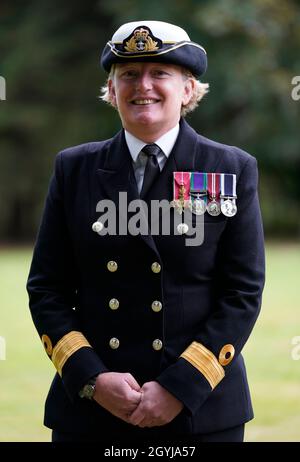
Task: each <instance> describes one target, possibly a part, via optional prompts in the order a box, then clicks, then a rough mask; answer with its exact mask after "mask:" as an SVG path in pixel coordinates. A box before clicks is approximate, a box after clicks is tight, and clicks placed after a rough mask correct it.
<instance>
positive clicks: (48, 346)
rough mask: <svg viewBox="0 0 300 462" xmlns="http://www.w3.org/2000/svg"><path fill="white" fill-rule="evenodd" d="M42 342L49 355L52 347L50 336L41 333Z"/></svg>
mask: <svg viewBox="0 0 300 462" xmlns="http://www.w3.org/2000/svg"><path fill="white" fill-rule="evenodd" d="M42 342H43V345H44V348H45V350H46V353H47V355H49V356H51V355H52V350H53V348H52V342H51V340H50V338H49V337H48V335H46V334H44V335H42Z"/></svg>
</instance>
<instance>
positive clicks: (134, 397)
mask: <svg viewBox="0 0 300 462" xmlns="http://www.w3.org/2000/svg"><path fill="white" fill-rule="evenodd" d="M141 399H142V393H140V392H138V391H135V390H131V391H130V393H129V395H128V401H129V404H134V405H135V406H137V405H138V404H139V403H140V402H141Z"/></svg>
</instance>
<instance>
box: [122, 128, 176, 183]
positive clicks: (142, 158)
mask: <svg viewBox="0 0 300 462" xmlns="http://www.w3.org/2000/svg"><path fill="white" fill-rule="evenodd" d="M178 133H179V124H177V125H175V127H173V128H171V130H169V131H168V132H167V133H165V134H164V135H163V136H161V137H160V138H159V139H158V140H156V141H154V142H153V143H155V144H157V146H159V147H160V149H161V152H160V153H159V154H158V155H157V162H158V165H159V168H160V171H162V169H163V168H164V165H165V163H166V162H167V159H168V157H169V155H170V153H171V151H172V149H173V147H174V144H175V142H176V139H177V136H178ZM125 139H126V143H127V146H128V149H129V152H130V154H131V157H132V165H133V170H134V175H135V179H136V184H137V187H138V191H139V192H141V190H142V186H143V180H144V173H145V168H146V163H147V159H148V157H147V155H146V154H144V153H143V152H141V151H142V149H143V147H144V146H146V144H149V143H145V141H142V140H140V139H138V138H136V137H135V136H133V135H132V134H131V133H129V132H128V131H127V130H125ZM151 144H152V143H151Z"/></svg>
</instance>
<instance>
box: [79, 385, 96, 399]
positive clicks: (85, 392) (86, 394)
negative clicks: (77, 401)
mask: <svg viewBox="0 0 300 462" xmlns="http://www.w3.org/2000/svg"><path fill="white" fill-rule="evenodd" d="M94 392H95V385H94V384H90V383H88V384H87V385H85V386H84V387H83V389H82V390H81V391H80V392H79V396H80V398H87V399H92V398H93V396H94Z"/></svg>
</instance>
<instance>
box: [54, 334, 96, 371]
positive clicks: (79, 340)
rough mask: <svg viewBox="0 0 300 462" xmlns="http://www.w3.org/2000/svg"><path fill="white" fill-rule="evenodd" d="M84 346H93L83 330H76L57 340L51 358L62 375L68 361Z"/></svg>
mask: <svg viewBox="0 0 300 462" xmlns="http://www.w3.org/2000/svg"><path fill="white" fill-rule="evenodd" d="M82 347H91V345H90V344H89V342H88V341H87V339H86V338H85V337H84V335H82V333H81V332H77V331H75V330H74V331H72V332H69V333H68V334H66V335H64V336H63V337H62V338H61V339H60V340H59V342H57V344H56V345H55V347H54V348H53V353H52V357H51V359H52V362H53V364H54V366H55V367H56V369H57V372H58V373H59V375H60V376H61V375H62V368H63V367H64V364H65V363H66V361H67V360H68V359H69V358H70V356H72V355H73V354H74V353H75V352H76V351H77V350H79V349H80V348H82Z"/></svg>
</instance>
